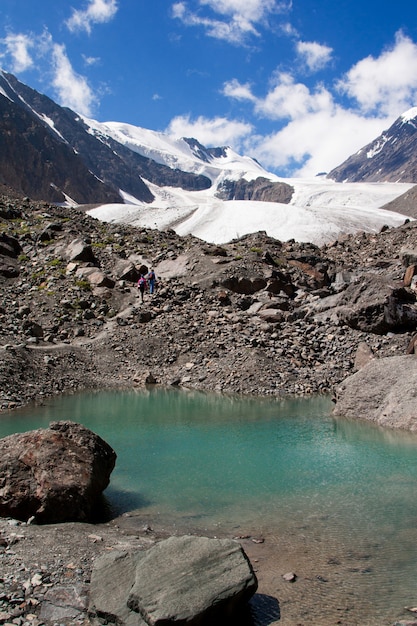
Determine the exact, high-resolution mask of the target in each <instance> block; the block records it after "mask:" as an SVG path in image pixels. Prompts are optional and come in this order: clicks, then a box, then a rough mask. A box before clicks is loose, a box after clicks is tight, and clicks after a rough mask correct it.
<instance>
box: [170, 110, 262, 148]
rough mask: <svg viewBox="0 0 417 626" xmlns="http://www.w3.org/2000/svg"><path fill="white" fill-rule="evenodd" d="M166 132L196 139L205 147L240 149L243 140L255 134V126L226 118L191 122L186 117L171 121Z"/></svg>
mask: <svg viewBox="0 0 417 626" xmlns="http://www.w3.org/2000/svg"><path fill="white" fill-rule="evenodd" d="M165 132H166V133H168V134H169V135H172V136H174V137H195V138H196V139H198V141H200V142H201V143H202V144H203V145H205V146H225V145H227V146H229V145H230V146H234V147H235V148H236V149H238V148H239V147H241V146H242V145H243V144H242V142H243V139H244V138H245V137H247V136H248V135H249V134H250V133H252V132H253V126H252V125H251V124H248V123H247V122H239V121H237V120H234V121H231V120H228V119H227V118H225V117H215V118H212V119H209V118H206V117H203V116H200V117H198V118H197V119H195V120H191V119H190V116H189V115H184V116H178V117H175V118H174V119H173V120H171V122H170V124H169V126H168V128H167V129H166V131H165Z"/></svg>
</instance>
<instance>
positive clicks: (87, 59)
mask: <svg viewBox="0 0 417 626" xmlns="http://www.w3.org/2000/svg"><path fill="white" fill-rule="evenodd" d="M81 56H82V58H83V61H84V63H85V65H87V66H88V67H89V66H91V65H97V64H98V63H100V57H89V56H86V55H85V54H82V55H81Z"/></svg>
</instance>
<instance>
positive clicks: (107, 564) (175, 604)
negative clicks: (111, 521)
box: [89, 536, 257, 626]
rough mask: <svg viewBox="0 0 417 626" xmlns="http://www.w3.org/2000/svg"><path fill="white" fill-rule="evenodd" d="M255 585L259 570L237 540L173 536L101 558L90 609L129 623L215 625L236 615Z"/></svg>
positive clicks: (254, 589) (118, 622) (107, 617)
mask: <svg viewBox="0 0 417 626" xmlns="http://www.w3.org/2000/svg"><path fill="white" fill-rule="evenodd" d="M256 589H257V580H256V576H255V574H254V571H253V569H252V566H251V564H250V562H249V559H248V558H247V556H246V554H245V552H244V551H243V549H242V547H241V546H240V544H239V543H238V542H236V541H232V540H230V539H209V538H207V537H192V536H184V537H171V538H169V539H166V540H165V541H161V542H160V543H158V544H156V545H155V546H153V547H152V548H150V549H149V550H147V551H146V552H139V551H138V552H135V553H128V552H112V553H110V554H106V555H104V556H103V557H100V558H98V559H97V560H96V561H95V563H94V568H93V572H92V577H91V586H90V607H89V611H90V614H91V615H92V616H97V617H99V618H100V617H106V619H109V620H110V621H112V622H114V623H117V624H125V625H129V626H130V625H132V626H133V624H136V625H137V626H138V625H141V624H148V625H150V626H162V625H163V626H169V625H170V624H172V625H174V624H176V625H179V624H187V626H197V625H198V626H203V625H207V626H209V625H210V626H211V625H212V624H222V623H231V621H233V620H234V619H236V618H237V617H238V616H239V615H240V614H241V611H242V610H244V609H246V608H247V603H248V601H249V600H250V598H251V597H252V595H253V594H254V593H255V591H256Z"/></svg>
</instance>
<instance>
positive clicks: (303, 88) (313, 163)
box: [223, 33, 417, 176]
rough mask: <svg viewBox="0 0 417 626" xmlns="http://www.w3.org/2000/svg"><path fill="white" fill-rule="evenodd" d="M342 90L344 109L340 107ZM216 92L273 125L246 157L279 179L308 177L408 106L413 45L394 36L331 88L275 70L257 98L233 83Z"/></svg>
mask: <svg viewBox="0 0 417 626" xmlns="http://www.w3.org/2000/svg"><path fill="white" fill-rule="evenodd" d="M329 54H330V50H329ZM319 56H320V55H319ZM341 92H342V93H343V94H347V95H348V96H349V97H350V99H351V102H350V103H348V104H346V103H345V104H343V101H341V99H340V93H341ZM223 94H224V95H225V96H227V97H229V98H232V99H234V100H238V101H240V102H242V103H246V104H247V105H249V106H251V107H252V108H253V113H254V114H256V115H257V116H258V117H261V118H265V119H268V120H271V121H274V120H276V121H277V123H278V124H279V128H278V129H277V131H276V132H274V133H271V134H269V135H267V136H259V135H256V136H255V135H254V136H247V137H246V138H245V151H246V153H250V154H251V155H253V156H255V157H256V158H257V159H258V160H259V161H260V162H262V163H263V164H264V165H265V166H266V167H269V168H271V169H273V170H275V171H278V170H279V171H281V172H284V173H285V174H286V175H288V174H290V173H291V174H293V175H297V176H299V175H301V176H310V175H315V174H317V173H318V172H321V171H326V170H329V169H331V168H332V167H335V166H337V165H339V164H340V163H341V162H342V161H343V160H344V159H346V158H347V157H348V156H350V155H351V154H353V153H354V152H356V151H357V150H359V149H360V148H362V147H363V146H364V145H365V144H366V143H368V142H370V141H372V140H373V139H375V138H376V137H377V136H378V135H379V134H380V133H381V132H382V131H383V130H385V129H386V128H388V127H389V126H390V125H391V124H392V122H393V121H394V120H395V118H396V117H398V116H399V115H400V114H401V113H403V112H404V111H405V110H407V109H409V108H410V107H412V106H414V105H415V102H416V100H417V45H416V44H414V43H413V42H412V41H411V40H410V39H409V38H408V37H405V36H404V35H403V34H402V33H398V34H397V36H396V38H395V42H394V44H393V45H392V46H391V47H390V48H389V49H387V50H384V51H383V52H382V53H381V55H380V56H379V57H377V58H373V57H368V58H366V59H363V60H361V61H359V62H358V63H357V64H356V65H354V66H353V67H352V68H351V70H349V72H347V73H346V74H345V75H344V76H343V78H342V79H341V80H338V81H336V82H335V83H334V84H331V85H324V84H322V83H320V82H317V83H316V84H314V85H312V86H308V85H307V84H306V83H305V82H301V81H297V80H296V79H295V77H294V75H293V74H291V73H289V72H283V71H276V72H275V73H274V75H273V76H272V77H271V80H270V82H269V85H268V90H267V92H266V93H265V94H264V95H263V96H259V95H256V94H255V92H254V87H253V86H252V85H250V84H249V83H240V82H239V81H237V80H236V79H233V80H231V81H229V82H228V83H226V84H225V85H224V86H223Z"/></svg>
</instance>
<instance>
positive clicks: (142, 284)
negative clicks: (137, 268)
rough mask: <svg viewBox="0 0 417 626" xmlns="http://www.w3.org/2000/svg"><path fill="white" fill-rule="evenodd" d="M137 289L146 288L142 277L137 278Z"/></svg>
mask: <svg viewBox="0 0 417 626" xmlns="http://www.w3.org/2000/svg"><path fill="white" fill-rule="evenodd" d="M138 287H139V289H140V288H141V287H146V280H145V279H144V278H143V276H141V277H140V278H139V280H138Z"/></svg>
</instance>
